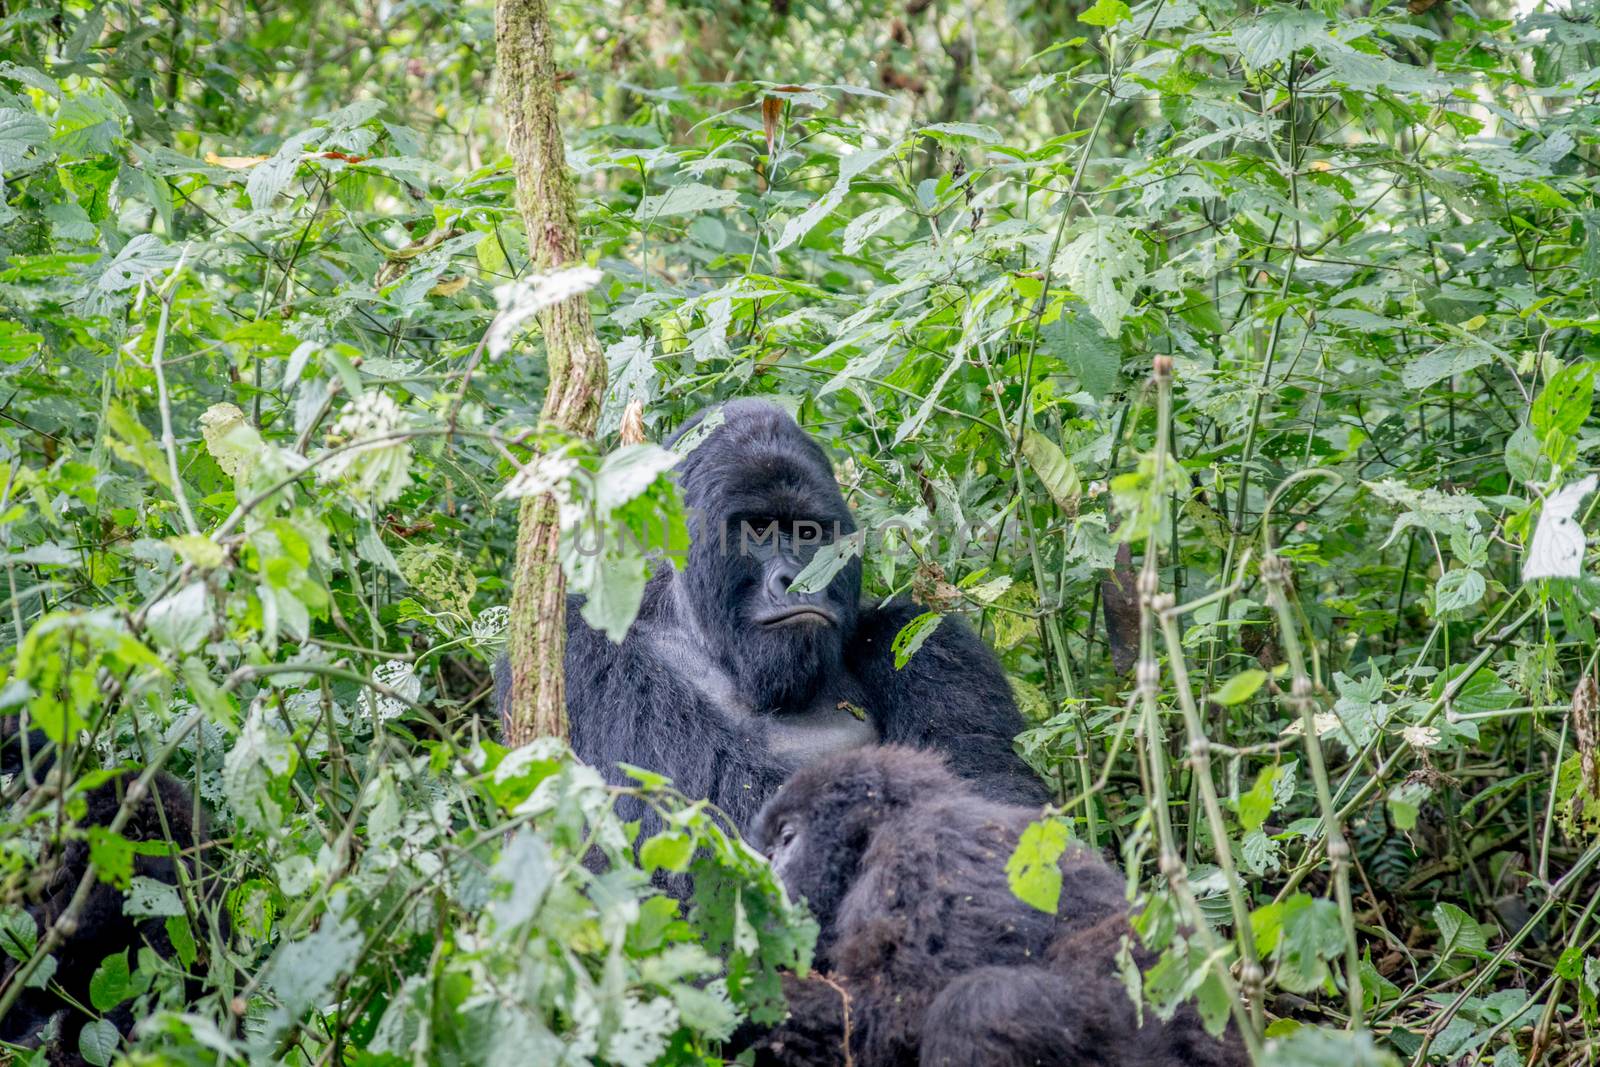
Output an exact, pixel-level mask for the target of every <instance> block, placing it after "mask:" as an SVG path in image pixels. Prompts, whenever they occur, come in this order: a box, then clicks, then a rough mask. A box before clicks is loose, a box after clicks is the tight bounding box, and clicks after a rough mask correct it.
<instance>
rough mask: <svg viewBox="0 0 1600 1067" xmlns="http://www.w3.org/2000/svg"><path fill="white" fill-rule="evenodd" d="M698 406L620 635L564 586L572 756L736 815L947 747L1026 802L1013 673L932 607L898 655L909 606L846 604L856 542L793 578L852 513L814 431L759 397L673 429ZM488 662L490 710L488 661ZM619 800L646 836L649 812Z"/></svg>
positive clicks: (993, 789) (744, 819)
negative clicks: (850, 755) (825, 570)
mask: <svg viewBox="0 0 1600 1067" xmlns="http://www.w3.org/2000/svg"><path fill="white" fill-rule="evenodd" d="M702 419H709V420H720V422H719V423H718V424H716V425H715V426H714V428H712V429H711V430H710V431H709V434H708V435H707V436H706V437H705V439H704V440H702V441H701V442H700V444H699V445H698V446H697V447H695V448H693V450H692V451H689V452H688V454H687V456H685V458H684V459H683V460H682V461H681V462H680V463H679V464H678V467H677V475H678V479H679V484H680V485H681V487H682V489H683V494H684V502H685V503H686V504H687V505H688V507H689V508H690V509H691V511H692V514H693V516H694V524H693V527H692V530H691V534H692V536H691V544H690V548H689V553H688V560H687V564H686V565H685V566H684V567H683V569H682V570H681V571H678V570H675V569H673V568H672V567H669V566H662V567H660V568H659V569H658V571H657V573H656V574H655V575H654V576H653V577H652V578H651V580H650V582H649V584H648V585H647V586H646V588H645V592H644V600H643V604H642V605H641V607H640V609H639V615H638V618H637V620H636V621H635V622H634V624H633V626H632V628H631V629H630V630H629V631H628V634H627V637H626V638H625V639H624V640H623V642H622V643H621V644H620V645H618V644H614V643H612V642H611V641H610V640H609V639H607V638H606V636H605V635H604V634H602V633H600V632H598V631H596V630H594V629H591V628H590V627H589V626H588V625H587V624H585V623H584V621H583V619H582V617H581V616H580V614H579V607H580V602H579V601H578V600H576V599H572V600H569V603H568V611H567V620H568V621H567V653H566V681H567V715H568V721H569V723H570V726H571V738H572V746H573V748H574V749H575V750H576V752H577V754H578V755H579V756H580V757H581V758H582V759H583V760H584V761H585V762H587V763H589V764H590V765H591V766H594V767H596V768H597V769H599V770H600V771H601V773H603V774H605V775H606V776H607V777H608V779H609V780H611V781H612V782H616V783H622V782H625V781H627V779H626V778H625V777H624V776H623V775H622V774H621V773H620V772H619V771H618V770H617V768H616V764H617V763H618V762H619V761H620V762H625V763H631V764H635V765H638V766H642V767H645V768H647V769H649V770H652V771H657V772H659V773H662V774H665V775H667V776H668V777H670V778H671V779H672V780H673V783H674V784H675V786H676V787H677V788H678V789H679V790H681V791H682V792H683V793H685V794H686V795H688V796H690V797H696V798H706V799H709V800H711V801H712V802H713V803H715V804H716V805H717V806H718V807H719V808H721V809H722V810H723V811H724V812H726V813H727V814H728V815H729V816H731V817H732V819H733V821H734V822H735V823H736V824H737V826H738V828H739V829H740V830H741V831H742V830H744V829H746V828H747V827H748V826H749V824H750V821H751V820H752V819H753V818H754V817H755V814H756V812H757V811H758V810H759V809H760V807H761V804H762V803H763V802H764V801H765V800H766V799H767V798H768V797H769V796H771V795H772V794H773V792H775V791H776V790H777V788H778V786H779V785H780V784H782V783H783V781H784V779H786V778H787V777H788V776H789V774H790V773H791V772H792V771H794V770H795V769H796V768H798V767H801V766H804V765H806V764H807V763H809V762H811V761H813V760H815V759H818V758H820V757H822V756H825V755H827V754H829V753H831V752H838V751H843V750H846V749H850V748H854V747H857V746H860V745H866V744H872V743H875V742H877V741H880V740H881V741H889V742H894V743H898V744H902V745H910V746H913V747H916V748H928V749H936V750H938V751H940V752H943V753H946V754H947V755H948V757H949V760H950V766H951V768H952V769H953V770H954V771H955V772H956V773H957V774H959V775H961V776H962V777H963V778H966V779H968V780H970V781H971V782H973V783H974V785H975V787H976V788H977V790H978V791H979V792H980V793H982V794H983V795H984V796H987V797H990V798H993V799H996V800H1007V801H1013V802H1018V803H1042V802H1043V801H1044V800H1045V799H1046V793H1045V790H1044V787H1043V785H1042V784H1041V783H1040V782H1039V781H1038V779H1037V778H1036V777H1035V776H1034V775H1033V773H1032V772H1031V771H1030V770H1029V769H1028V767H1027V765H1026V764H1025V763H1023V761H1022V760H1021V759H1020V758H1019V757H1018V756H1017V755H1016V753H1015V752H1014V751H1013V749H1012V746H1011V743H1012V739H1013V738H1014V737H1015V736H1016V735H1017V733H1018V732H1020V731H1021V729H1022V727H1023V722H1022V718H1021V715H1020V714H1019V713H1018V711H1017V707H1016V703H1015V701H1014V700H1013V698H1012V695H1011V688H1010V685H1009V684H1008V683H1007V681H1006V677H1005V674H1004V673H1003V672H1002V670H1001V669H1000V665H999V663H998V662H997V661H996V659H995V657H994V654H993V653H992V652H991V651H990V650H989V649H988V647H987V646H985V645H984V643H983V642H982V641H981V640H979V638H978V637H977V635H976V634H974V633H973V632H972V630H971V629H969V628H968V627H967V626H966V625H964V624H963V623H962V622H961V621H960V620H959V619H956V618H946V619H944V620H943V622H942V623H941V624H940V625H939V627H938V628H937V629H936V630H934V631H933V632H932V634H931V635H930V636H929V637H928V638H927V641H926V643H924V644H923V646H922V647H921V648H920V649H919V650H918V651H917V652H916V654H915V655H913V656H912V657H911V660H910V662H909V663H908V664H907V665H906V667H905V668H904V669H903V670H896V669H895V666H894V654H893V652H892V651H891V647H890V646H891V645H892V643H893V641H894V638H895V635H896V634H897V633H899V632H900V630H901V628H902V627H904V626H905V624H906V623H907V622H909V621H910V620H911V619H913V618H915V617H916V616H917V615H919V614H920V613H921V611H922V609H921V608H919V607H917V606H916V605H915V604H913V603H912V602H911V601H910V600H906V599H901V600H896V601H893V602H891V603H889V604H887V605H883V606H878V605H876V604H863V603H862V602H861V562H860V560H859V559H855V560H852V561H851V562H850V563H849V564H848V565H847V566H845V567H844V568H843V569H842V570H841V571H840V572H839V573H838V574H837V575H836V576H835V577H834V578H833V580H832V582H831V583H830V584H829V585H828V586H827V588H826V589H824V590H822V591H820V592H818V593H813V594H800V593H795V592H792V591H790V589H789V584H790V582H791V581H792V580H793V579H794V578H795V576H796V575H798V574H799V573H800V570H801V569H802V568H803V567H804V566H805V565H806V563H807V562H808V561H809V560H810V559H811V558H812V557H813V556H814V555H815V554H816V552H817V551H818V550H819V547H820V544H821V543H822V542H824V541H827V540H831V539H832V538H833V537H834V536H835V535H837V536H844V535H848V534H850V533H852V532H854V531H855V529H856V526H855V522H854V520H853V519H852V518H851V515H850V510H849V508H847V507H846V506H845V502H844V498H843V496H842V495H841V494H840V492H839V487H838V483H837V482H836V481H835V480H834V475H833V470H832V468H831V467H830V466H829V463H828V458H827V456H826V455H825V454H824V453H823V451H822V449H821V448H820V447H819V446H818V445H817V443H816V442H815V441H813V440H812V439H811V438H810V437H809V436H808V435H807V434H806V433H805V432H804V431H803V430H801V429H800V427H799V426H798V425H797V424H796V423H795V421H794V420H793V419H792V418H790V417H789V415H788V414H787V413H786V412H784V411H783V410H782V409H781V408H779V407H777V406H775V405H773V404H770V403H767V402H764V401H759V400H735V401H730V402H729V403H726V404H724V405H722V406H721V407H720V408H716V409H713V410H712V412H710V413H702V415H701V416H700V417H699V418H697V419H696V420H695V421H693V422H691V423H690V424H689V425H688V426H687V427H686V428H685V429H684V430H683V431H680V435H679V436H680V439H681V437H682V436H683V434H686V433H692V432H695V429H696V427H699V426H700V420H702ZM707 425H712V423H711V422H708V423H707ZM814 533H816V534H820V536H813V534H814ZM764 535H765V536H764ZM497 676H498V678H497V680H498V682H499V689H500V694H499V696H500V706H501V713H502V715H503V714H504V713H505V704H506V701H505V692H506V689H507V687H508V682H509V679H508V678H507V676H506V669H505V664H504V660H502V662H501V664H500V665H499V667H498V669H497ZM623 800H624V813H625V816H626V817H627V818H640V819H643V820H644V822H645V827H644V829H645V832H646V833H649V832H650V830H651V829H652V828H653V827H654V826H655V825H656V820H655V817H654V816H653V815H652V814H651V813H650V811H649V810H648V809H645V808H644V807H643V805H640V804H638V803H637V802H635V801H633V799H632V798H623Z"/></svg>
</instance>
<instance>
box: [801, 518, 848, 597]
mask: <svg viewBox="0 0 1600 1067" xmlns="http://www.w3.org/2000/svg"><path fill="white" fill-rule="evenodd" d="M866 543H867V534H866V531H865V530H857V531H856V532H855V533H853V534H846V535H845V536H843V537H840V538H837V539H835V540H833V541H830V542H828V543H827V544H825V545H823V546H822V547H821V548H819V549H817V554H816V555H814V556H812V557H811V560H810V562H808V563H807V564H806V565H805V567H804V568H803V569H802V570H801V571H800V573H799V574H797V575H795V576H794V581H792V582H790V583H789V591H790V592H791V593H819V592H821V591H822V590H824V589H826V588H828V583H830V582H832V581H833V579H834V576H835V575H837V574H838V573H839V572H840V571H842V570H844V569H845V567H846V566H847V565H848V564H849V562H850V561H851V560H853V559H855V558H856V557H858V556H860V555H861V552H862V549H863V548H864V547H865V546H866Z"/></svg>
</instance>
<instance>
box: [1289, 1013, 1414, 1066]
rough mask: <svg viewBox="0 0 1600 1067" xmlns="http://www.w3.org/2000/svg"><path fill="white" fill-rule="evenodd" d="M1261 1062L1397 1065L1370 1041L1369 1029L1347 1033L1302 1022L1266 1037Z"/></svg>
mask: <svg viewBox="0 0 1600 1067" xmlns="http://www.w3.org/2000/svg"><path fill="white" fill-rule="evenodd" d="M1274 1025H1276V1024H1274ZM1261 1064H1262V1067H1398V1064H1399V1061H1398V1060H1396V1059H1395V1057H1394V1056H1393V1054H1391V1053H1390V1052H1388V1051H1387V1050H1385V1049H1381V1048H1379V1047H1378V1046H1377V1045H1376V1044H1375V1043H1374V1042H1373V1040H1372V1034H1371V1032H1370V1031H1366V1030H1363V1031H1360V1032H1359V1033H1349V1032H1347V1031H1343V1030H1331V1029H1327V1028H1325V1027H1321V1026H1309V1025H1304V1024H1302V1025H1300V1026H1299V1027H1298V1028H1296V1029H1295V1030H1294V1031H1293V1032H1292V1033H1290V1034H1288V1035H1286V1036H1283V1037H1275V1038H1274V1039H1273V1040H1271V1041H1269V1042H1268V1043H1267V1048H1266V1054H1265V1056H1263V1057H1262V1060H1261Z"/></svg>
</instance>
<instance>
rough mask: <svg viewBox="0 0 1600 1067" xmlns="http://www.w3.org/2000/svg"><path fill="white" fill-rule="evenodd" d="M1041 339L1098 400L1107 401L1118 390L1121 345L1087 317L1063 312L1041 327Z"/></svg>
mask: <svg viewBox="0 0 1600 1067" xmlns="http://www.w3.org/2000/svg"><path fill="white" fill-rule="evenodd" d="M1039 339H1040V341H1042V342H1043V343H1044V350H1045V351H1046V352H1048V353H1050V354H1051V355H1052V356H1054V357H1056V358H1057V359H1059V360H1060V361H1061V362H1062V363H1064V364H1065V365H1066V367H1067V369H1068V370H1069V371H1071V372H1072V375H1073V377H1075V378H1077V379H1078V387H1079V388H1081V389H1082V390H1083V391H1084V392H1086V393H1088V394H1089V395H1090V396H1092V397H1094V398H1095V399H1096V400H1104V399H1105V398H1106V397H1107V396H1109V395H1110V394H1111V393H1112V391H1113V390H1115V389H1116V387H1117V375H1118V372H1119V371H1120V370H1121V369H1122V348H1121V346H1119V345H1118V344H1117V343H1116V342H1115V341H1113V340H1111V339H1110V338H1108V337H1107V336H1106V335H1105V334H1104V333H1102V332H1101V330H1100V327H1099V326H1098V325H1096V324H1095V322H1094V321H1093V320H1092V319H1090V318H1089V317H1088V316H1085V315H1082V314H1079V313H1078V312H1076V311H1063V312H1062V313H1061V314H1060V315H1059V316H1057V317H1056V319H1055V320H1054V321H1052V322H1048V323H1046V324H1045V325H1043V326H1041V327H1039Z"/></svg>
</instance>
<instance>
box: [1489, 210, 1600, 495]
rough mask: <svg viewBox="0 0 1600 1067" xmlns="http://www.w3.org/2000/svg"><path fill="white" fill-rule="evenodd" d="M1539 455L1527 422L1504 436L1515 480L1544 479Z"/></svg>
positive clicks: (1508, 468) (1536, 440)
mask: <svg viewBox="0 0 1600 1067" xmlns="http://www.w3.org/2000/svg"><path fill="white" fill-rule="evenodd" d="M1597 243H1600V241H1597ZM1539 456H1540V452H1539V435H1538V434H1536V433H1534V432H1533V428H1532V427H1530V426H1528V424H1527V423H1523V424H1522V425H1521V426H1518V427H1517V428H1516V430H1515V431H1514V432H1513V433H1512V434H1511V436H1510V437H1508V438H1506V472H1507V473H1509V474H1510V475H1511V477H1513V478H1515V479H1516V480H1517V481H1519V482H1532V481H1543V480H1544V478H1545V476H1546V472H1544V471H1541V469H1540V463H1539Z"/></svg>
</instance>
